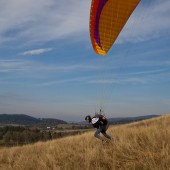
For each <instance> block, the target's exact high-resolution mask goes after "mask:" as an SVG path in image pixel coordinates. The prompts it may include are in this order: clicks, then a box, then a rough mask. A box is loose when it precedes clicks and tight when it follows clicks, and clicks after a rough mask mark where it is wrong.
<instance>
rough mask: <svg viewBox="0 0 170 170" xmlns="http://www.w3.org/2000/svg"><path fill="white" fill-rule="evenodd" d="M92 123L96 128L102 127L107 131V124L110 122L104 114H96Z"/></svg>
mask: <svg viewBox="0 0 170 170" xmlns="http://www.w3.org/2000/svg"><path fill="white" fill-rule="evenodd" d="M91 123H92V125H93V127H94V128H97V129H99V128H101V129H102V130H103V131H106V126H107V124H108V120H107V118H106V117H105V116H103V115H96V116H94V117H93V118H92V120H91Z"/></svg>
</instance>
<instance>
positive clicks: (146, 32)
mask: <svg viewBox="0 0 170 170" xmlns="http://www.w3.org/2000/svg"><path fill="white" fill-rule="evenodd" d="M90 3H91V0H87V1H86V0H83V1H76V0H67V1H52V0H50V1H46V0H37V1H36V2H35V1H33V0H24V1H23V0H17V1H15V2H13V1H11V0H6V1H5V2H1V4H0V16H1V27H0V35H1V36H0V37H1V39H0V42H1V43H2V41H3V42H5V41H8V40H11V39H12V40H13V41H21V40H22V42H23V41H25V42H28V41H32V42H34V43H35V42H47V41H51V40H58V39H61V38H65V37H68V36H74V37H76V38H77V36H76V35H78V34H79V33H80V34H83V35H84V36H81V39H85V38H86V37H87V36H86V35H87V34H88V30H89V29H88V27H89V14H90ZM145 3H148V2H145V1H141V3H140V4H139V5H138V7H137V9H136V10H135V12H134V13H133V15H132V17H131V18H130V20H129V21H128V23H127V25H126V27H125V29H124V30H123V32H122V33H121V35H120V37H119V38H118V42H122V41H126V40H128V41H139V40H144V39H148V38H152V37H159V36H161V35H162V33H163V34H166V32H169V30H170V20H169V15H170V12H169V11H170V1H169V0H164V1H161V2H160V1H158V0H156V1H152V3H149V5H148V4H145ZM82 21H83V22H82ZM69 40H72V39H69Z"/></svg>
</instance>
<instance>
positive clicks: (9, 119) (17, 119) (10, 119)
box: [0, 114, 67, 125]
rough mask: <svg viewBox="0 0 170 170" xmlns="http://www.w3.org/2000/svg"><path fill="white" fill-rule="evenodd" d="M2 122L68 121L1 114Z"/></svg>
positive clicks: (28, 123) (25, 123)
mask: <svg viewBox="0 0 170 170" xmlns="http://www.w3.org/2000/svg"><path fill="white" fill-rule="evenodd" d="M0 123H2V124H19V125H31V124H37V123H39V124H40V123H43V124H45V123H46V124H50V123H51V124H52V123H56V124H60V123H62V124H67V122H65V121H63V120H59V119H49V118H48V119H46V118H43V119H37V118H34V117H32V116H28V115H25V114H0Z"/></svg>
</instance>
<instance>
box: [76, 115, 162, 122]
mask: <svg viewBox="0 0 170 170" xmlns="http://www.w3.org/2000/svg"><path fill="white" fill-rule="evenodd" d="M159 116H160V115H146V116H137V117H119V118H108V121H109V123H110V124H124V123H130V122H135V121H140V120H146V119H151V118H154V117H159ZM79 124H87V123H86V122H85V121H82V122H79Z"/></svg>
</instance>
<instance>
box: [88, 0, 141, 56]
mask: <svg viewBox="0 0 170 170" xmlns="http://www.w3.org/2000/svg"><path fill="white" fill-rule="evenodd" d="M139 2H140V0H92V3H91V10H90V38H91V43H92V46H93V49H94V51H95V52H96V53H97V54H101V55H105V54H106V53H107V52H108V51H109V49H110V48H111V46H112V45H113V43H114V42H115V40H116V39H117V37H118V35H119V33H120V32H121V30H122V29H123V27H124V25H125V24H126V22H127V20H128V18H129V17H130V15H131V14H132V12H133V11H134V9H135V8H136V6H137V5H138V3H139Z"/></svg>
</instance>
